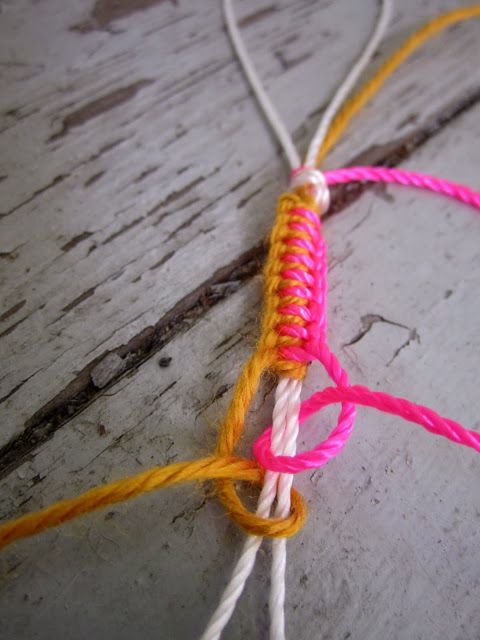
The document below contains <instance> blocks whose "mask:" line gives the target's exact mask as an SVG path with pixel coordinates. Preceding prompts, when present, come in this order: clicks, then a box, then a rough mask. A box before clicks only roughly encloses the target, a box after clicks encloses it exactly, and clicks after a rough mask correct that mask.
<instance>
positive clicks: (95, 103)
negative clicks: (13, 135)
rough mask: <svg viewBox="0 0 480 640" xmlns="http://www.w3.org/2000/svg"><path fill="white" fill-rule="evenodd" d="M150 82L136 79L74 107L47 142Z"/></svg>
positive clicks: (121, 102)
mask: <svg viewBox="0 0 480 640" xmlns="http://www.w3.org/2000/svg"><path fill="white" fill-rule="evenodd" d="M152 83H153V80H152V79H151V78H144V79H142V80H137V82H133V83H132V84H129V85H127V86H126V87H119V88H118V89H115V90H114V91H110V93H107V94H105V95H103V96H100V97H99V98H96V99H95V100H92V101H91V102H87V104H84V105H83V107H80V108H79V109H75V111H72V112H71V113H68V114H67V115H66V116H64V117H63V119H62V128H61V129H60V131H57V133H53V134H52V135H51V136H50V138H49V139H48V142H53V141H54V140H58V139H59V138H63V137H64V136H66V135H67V134H68V133H69V132H70V131H71V129H74V128H75V127H79V126H81V125H83V124H85V123H87V122H88V121H89V120H91V119H92V118H96V117H97V116H100V115H102V114H104V113H106V112H107V111H110V110H111V109H114V108H115V107H118V106H120V105H121V104H124V103H125V102H128V101H129V100H131V99H132V98H134V97H135V96H136V95H137V93H138V92H139V91H140V90H141V89H144V88H145V87H148V86H149V85H151V84H152Z"/></svg>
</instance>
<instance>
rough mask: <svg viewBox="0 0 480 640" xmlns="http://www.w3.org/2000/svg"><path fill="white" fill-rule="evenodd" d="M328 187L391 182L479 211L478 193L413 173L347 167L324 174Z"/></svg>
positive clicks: (479, 194) (460, 185) (445, 181)
mask: <svg viewBox="0 0 480 640" xmlns="http://www.w3.org/2000/svg"><path fill="white" fill-rule="evenodd" d="M324 176H325V179H326V180H327V184H328V185H329V186H333V185H335V184H343V183H345V182H393V183H396V184H403V185H405V186H408V187H418V188H419V189H427V190H428V191H434V192H435V193H441V194H442V195H444V196H449V197H450V198H455V200H459V201H460V202H463V203H465V204H469V205H472V206H473V207H476V208H477V209H480V193H478V192H475V191H472V190H471V189H469V188H468V187H465V186H464V185H462V184H456V183H455V182H449V181H448V180H442V179H441V178H434V177H433V176H428V175H425V174H421V173H416V172H415V171H403V170H402V169H388V168H387V167H347V168H346V169H334V170H333V171H325V172H324Z"/></svg>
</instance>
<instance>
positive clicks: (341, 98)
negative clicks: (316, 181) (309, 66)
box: [305, 0, 393, 167]
mask: <svg viewBox="0 0 480 640" xmlns="http://www.w3.org/2000/svg"><path fill="white" fill-rule="evenodd" d="M392 8H393V6H392V0H382V7H381V10H380V13H379V16H378V19H377V24H376V25H375V29H374V31H373V33H372V35H371V36H370V39H369V40H368V42H367V44H366V46H365V48H364V50H363V52H362V54H361V56H360V58H359V59H358V60H357V62H356V63H355V64H354V65H353V67H352V68H351V69H350V71H349V72H348V74H347V75H346V77H345V79H344V80H343V82H342V84H341V85H340V86H339V87H338V89H337V91H336V92H335V95H334V96H333V98H332V100H331V101H330V104H329V105H328V107H327V108H326V109H325V111H324V113H323V115H322V118H321V120H320V124H319V125H318V129H317V130H316V132H315V134H314V136H313V138H312V140H311V142H310V145H309V147H308V151H307V155H306V157H305V165H306V166H307V167H313V166H315V161H316V158H317V156H318V152H319V151H320V147H321V145H322V143H323V141H324V140H325V136H326V135H327V132H328V130H329V128H330V125H331V124H332V122H333V119H334V118H335V116H336V114H337V111H338V110H339V109H340V107H341V106H342V104H343V103H344V102H345V100H346V99H347V97H348V94H349V93H350V91H351V90H352V89H353V87H354V86H355V84H356V82H357V80H358V79H359V78H360V76H361V75H362V73H363V72H364V71H365V69H366V68H367V66H368V64H369V62H370V60H371V59H372V56H373V54H374V53H375V51H376V49H377V47H378V45H379V44H380V42H381V40H382V38H383V36H384V34H385V31H386V30H387V27H388V23H389V22H390V18H391V16H392Z"/></svg>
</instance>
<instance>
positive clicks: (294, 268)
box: [259, 167, 330, 379]
mask: <svg viewBox="0 0 480 640" xmlns="http://www.w3.org/2000/svg"><path fill="white" fill-rule="evenodd" d="M290 186H291V188H292V191H290V192H287V193H285V194H283V195H282V196H281V197H280V199H279V201H278V205H277V216H276V221H275V225H274V227H273V230H272V232H271V235H270V250H269V254H268V258H267V262H266V265H265V270H264V277H265V290H264V300H265V302H264V315H263V324H262V335H261V337H260V342H259V350H265V351H267V352H273V363H272V365H271V368H272V369H273V370H274V371H275V372H276V373H278V374H281V375H286V376H288V377H292V378H298V379H301V378H303V377H304V376H305V373H306V363H307V362H308V358H304V359H301V358H299V357H298V351H295V350H293V351H292V349H293V348H295V347H296V348H301V349H303V348H304V347H305V346H306V345H307V344H318V343H319V342H323V341H324V340H325V296H326V246H325V241H324V239H323V237H322V235H321V225H320V214H321V213H323V212H325V211H326V210H327V208H328V206H329V202H330V194H329V189H328V185H327V182H326V180H325V177H324V175H323V173H322V172H321V171H318V170H316V169H311V168H308V167H299V168H298V169H296V170H294V171H293V172H292V176H291V182H290ZM293 354H295V355H294V357H292V356H293Z"/></svg>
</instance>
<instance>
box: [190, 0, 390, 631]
mask: <svg viewBox="0 0 480 640" xmlns="http://www.w3.org/2000/svg"><path fill="white" fill-rule="evenodd" d="M381 2H382V6H381V11H380V14H379V18H378V20H377V24H376V27H375V30H374V32H373V33H372V35H371V36H370V38H369V40H368V42H367V44H366V46H365V48H364V50H363V52H362V54H361V56H360V58H359V59H358V60H357V62H356V63H355V64H354V66H353V67H352V68H351V70H350V72H349V73H348V75H347V76H346V78H345V80H344V81H343V82H342V84H341V85H340V87H339V88H338V89H337V91H336V93H335V95H334V97H333V99H332V100H331V102H330V104H329V106H328V107H327V109H326V110H325V112H324V114H323V116H322V118H321V121H320V124H319V126H318V128H317V131H316V132H315V135H314V136H313V138H312V141H311V143H310V146H309V149H308V153H307V157H306V160H305V165H306V167H314V164H315V159H316V157H317V154H318V150H319V149H320V146H321V144H322V142H323V140H324V138H325V136H326V134H327V131H328V128H329V126H330V124H331V122H332V120H333V118H334V117H335V114H336V113H337V111H338V109H339V108H340V106H341V105H342V103H343V102H344V100H345V98H346V97H347V95H348V94H349V93H350V91H351V90H352V88H353V86H354V84H355V82H356V81H357V80H358V78H359V76H360V75H361V74H362V72H363V71H364V70H365V68H366V67H367V65H368V63H369V61H370V59H371V57H372V55H373V53H374V52H375V49H376V48H377V46H378V44H379V42H380V40H381V38H382V36H383V34H384V32H385V30H386V28H387V25H388V21H389V18H390V15H391V10H392V1H391V0H381ZM223 8H224V15H225V21H226V24H227V29H228V32H229V34H230V38H231V41H232V44H233V47H234V49H235V52H236V55H237V57H238V59H239V61H240V64H241V65H242V68H243V71H244V73H245V75H246V77H247V79H248V81H249V83H250V86H251V88H252V90H253V92H254V94H255V96H256V98H257V100H258V103H259V105H260V107H261V108H262V110H263V112H264V115H265V117H266V119H267V121H268V123H269V124H270V126H271V127H272V129H273V131H274V133H275V135H276V136H277V139H278V141H279V142H280V145H281V146H282V149H283V151H284V153H285V156H286V158H287V160H288V162H289V163H290V167H291V168H292V169H293V168H295V167H298V166H299V165H300V156H299V154H298V152H297V150H296V148H295V145H294V143H293V140H292V137H291V136H290V134H289V132H288V130H287V128H286V127H285V124H284V123H283V121H282V119H281V118H280V116H279V114H278V112H277V110H276V109H275V107H274V106H273V103H272V102H271V101H270V99H269V97H268V95H267V93H266V91H265V89H264V87H263V85H262V82H261V80H260V78H259V76H258V74H257V72H256V71H255V67H254V66H253V63H252V61H251V59H250V56H249V55H248V52H247V50H246V47H245V45H244V43H243V41H242V37H241V35H240V32H239V29H238V27H237V24H236V21H235V16H234V12H233V7H232V0H223ZM311 173H318V172H311ZM321 177H322V176H320V175H319V176H316V177H315V176H313V175H310V173H309V171H308V170H307V171H305V170H304V171H302V172H301V174H298V175H296V176H294V178H293V180H294V184H295V186H298V180H299V179H304V180H307V181H308V182H309V181H310V179H312V180H313V181H314V182H318V184H315V185H314V187H315V189H316V191H315V193H317V195H318V201H319V204H320V207H321V209H322V211H324V210H325V208H328V202H329V193H328V188H327V187H326V184H325V181H324V180H321V179H320V180H319V178H321ZM301 389H302V383H301V381H299V380H292V379H287V378H283V379H281V380H280V382H279V383H278V386H277V389H276V393H275V406H274V410H273V425H272V451H273V452H274V453H275V454H277V455H278V454H284V455H295V452H296V441H297V435H298V429H299V422H298V418H299V410H300V393H301ZM292 481H293V476H292V475H291V474H279V473H275V472H271V471H267V472H266V474H265V480H264V485H263V488H262V491H261V493H260V498H259V502H258V506H257V514H258V515H260V516H261V517H268V516H269V515H270V511H271V507H272V505H273V502H274V500H275V497H276V498H277V505H276V509H275V517H281V518H285V517H286V516H288V514H289V512H290V491H291V487H292ZM261 543H262V538H260V537H256V536H249V537H248V538H247V540H246V541H245V544H244V547H243V550H242V553H241V555H240V558H239V560H238V561H237V564H236V565H235V568H234V571H233V574H232V577H231V579H230V582H229V583H228V585H227V587H226V589H225V591H224V593H223V595H222V598H221V600H220V603H219V605H218V607H217V609H216V610H215V612H214V614H213V616H212V618H211V619H210V622H209V624H208V627H207V629H206V630H205V632H204V634H203V635H202V637H201V640H218V638H220V636H221V633H222V631H223V629H224V628H225V626H226V625H227V623H228V621H229V620H230V618H231V616H232V613H233V611H234V609H235V606H236V603H237V601H238V599H239V597H240V595H241V594H242V591H243V589H244V587H245V583H246V581H247V579H248V576H249V575H250V573H251V571H252V569H253V566H254V564H255V558H256V554H257V551H258V549H259V548H260V545H261ZM285 570H286V540H285V539H284V538H281V539H275V540H273V547H272V570H271V592H270V598H269V607H270V619H271V622H270V639H271V640H285V614H284V603H285Z"/></svg>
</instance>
